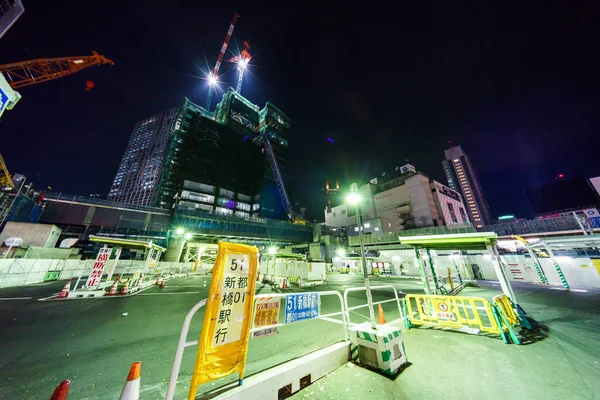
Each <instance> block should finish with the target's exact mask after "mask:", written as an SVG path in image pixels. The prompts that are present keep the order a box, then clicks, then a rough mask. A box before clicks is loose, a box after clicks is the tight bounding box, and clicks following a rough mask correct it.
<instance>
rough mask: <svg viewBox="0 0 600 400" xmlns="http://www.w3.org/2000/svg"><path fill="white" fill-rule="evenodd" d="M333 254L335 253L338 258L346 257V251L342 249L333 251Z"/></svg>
mask: <svg viewBox="0 0 600 400" xmlns="http://www.w3.org/2000/svg"><path fill="white" fill-rule="evenodd" d="M335 253H336V254H337V255H338V256H340V257H345V256H346V250H344V249H337V250H336V251H335Z"/></svg>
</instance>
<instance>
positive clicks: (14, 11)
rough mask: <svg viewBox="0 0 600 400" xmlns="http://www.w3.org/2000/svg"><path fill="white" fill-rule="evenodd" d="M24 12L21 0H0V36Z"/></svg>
mask: <svg viewBox="0 0 600 400" xmlns="http://www.w3.org/2000/svg"><path fill="white" fill-rule="evenodd" d="M23 12H25V8H23V4H22V3H21V0H0V38H1V37H2V36H3V35H4V34H5V33H6V31H8V29H9V28H10V27H11V26H12V25H13V24H14V23H15V22H16V21H17V19H18V18H19V17H20V16H21V14H23Z"/></svg>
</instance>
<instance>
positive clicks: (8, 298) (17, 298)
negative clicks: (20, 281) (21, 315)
mask: <svg viewBox="0 0 600 400" xmlns="http://www.w3.org/2000/svg"><path fill="white" fill-rule="evenodd" d="M32 298H33V297H0V300H29V299H32Z"/></svg>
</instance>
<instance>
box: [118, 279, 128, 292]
mask: <svg viewBox="0 0 600 400" xmlns="http://www.w3.org/2000/svg"><path fill="white" fill-rule="evenodd" d="M128 293H129V281H127V282H125V286H123V289H121V293H120V294H128Z"/></svg>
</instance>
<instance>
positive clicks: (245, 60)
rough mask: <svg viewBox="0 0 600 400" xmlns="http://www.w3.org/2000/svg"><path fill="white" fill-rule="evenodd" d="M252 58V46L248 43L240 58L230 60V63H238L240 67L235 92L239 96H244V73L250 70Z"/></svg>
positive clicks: (245, 44) (245, 43)
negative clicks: (249, 65) (247, 69)
mask: <svg viewBox="0 0 600 400" xmlns="http://www.w3.org/2000/svg"><path fill="white" fill-rule="evenodd" d="M251 59H252V56H251V55H250V45H249V44H248V42H247V41H246V42H244V48H243V49H242V52H241V53H240V55H239V56H235V57H233V58H231V59H230V60H229V62H233V63H236V64H237V65H238V71H239V72H238V82H237V87H236V89H235V91H236V92H237V93H238V94H242V81H243V80H244V72H246V68H248V64H249V63H250V60H251Z"/></svg>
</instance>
